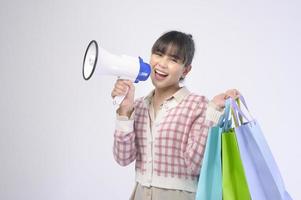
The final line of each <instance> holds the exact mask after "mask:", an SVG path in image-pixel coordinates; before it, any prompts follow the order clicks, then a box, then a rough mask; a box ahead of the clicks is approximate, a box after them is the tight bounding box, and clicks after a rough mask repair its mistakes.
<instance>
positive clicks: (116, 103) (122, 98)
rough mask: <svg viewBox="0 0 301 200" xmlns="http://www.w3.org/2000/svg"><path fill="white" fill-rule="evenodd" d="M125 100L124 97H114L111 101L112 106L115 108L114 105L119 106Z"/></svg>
mask: <svg viewBox="0 0 301 200" xmlns="http://www.w3.org/2000/svg"><path fill="white" fill-rule="evenodd" d="M124 98H125V95H124V96H116V97H114V99H113V105H114V106H116V105H120V104H121V102H122V101H123V100H124Z"/></svg>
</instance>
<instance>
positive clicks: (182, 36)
mask: <svg viewBox="0 0 301 200" xmlns="http://www.w3.org/2000/svg"><path fill="white" fill-rule="evenodd" d="M194 51H195V48H194V41H193V39H192V35H190V34H186V33H183V32H179V31H169V32H166V33H164V34H163V35H162V36H161V37H159V38H158V39H157V41H156V42H155V43H154V45H153V47H152V53H158V52H159V53H162V54H166V55H169V56H173V57H176V58H178V59H180V60H181V61H182V62H183V63H184V65H185V66H187V65H190V64H191V62H192V59H193V56H194Z"/></svg>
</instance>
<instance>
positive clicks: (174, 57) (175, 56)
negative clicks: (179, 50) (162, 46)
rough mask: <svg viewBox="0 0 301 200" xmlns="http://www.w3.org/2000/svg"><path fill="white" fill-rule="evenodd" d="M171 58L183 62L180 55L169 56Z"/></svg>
mask: <svg viewBox="0 0 301 200" xmlns="http://www.w3.org/2000/svg"><path fill="white" fill-rule="evenodd" d="M168 56H169V57H171V58H173V59H177V60H181V58H180V57H179V56H178V55H173V54H168Z"/></svg>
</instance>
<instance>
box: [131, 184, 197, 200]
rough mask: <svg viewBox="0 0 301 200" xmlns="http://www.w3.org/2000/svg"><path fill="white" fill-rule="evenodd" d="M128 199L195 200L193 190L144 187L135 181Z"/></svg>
mask: <svg viewBox="0 0 301 200" xmlns="http://www.w3.org/2000/svg"><path fill="white" fill-rule="evenodd" d="M130 200H195V193H194V192H187V191H182V190H169V189H163V188H157V187H145V186H142V185H141V184H139V183H136V186H135V188H134V191H133V193H132V195H131V197H130Z"/></svg>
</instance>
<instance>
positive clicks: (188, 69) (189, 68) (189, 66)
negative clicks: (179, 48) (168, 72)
mask: <svg viewBox="0 0 301 200" xmlns="http://www.w3.org/2000/svg"><path fill="white" fill-rule="evenodd" d="M190 70H191V65H186V66H185V67H184V70H183V74H182V76H183V77H185V76H186V75H187V74H188V73H189V72H190Z"/></svg>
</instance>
